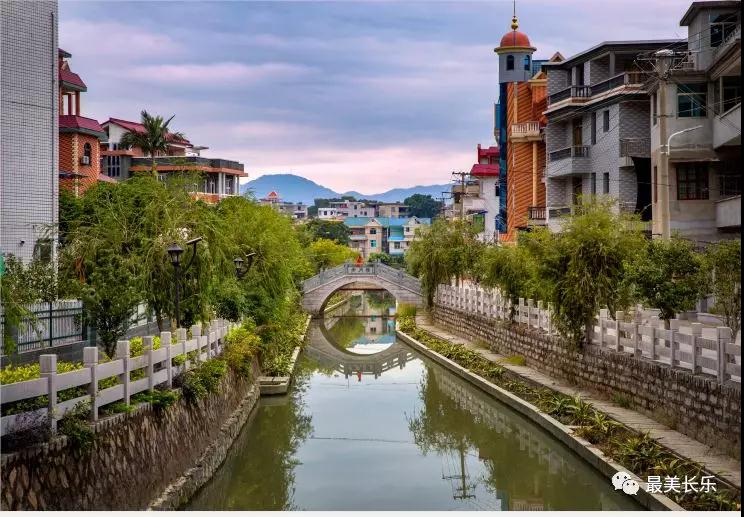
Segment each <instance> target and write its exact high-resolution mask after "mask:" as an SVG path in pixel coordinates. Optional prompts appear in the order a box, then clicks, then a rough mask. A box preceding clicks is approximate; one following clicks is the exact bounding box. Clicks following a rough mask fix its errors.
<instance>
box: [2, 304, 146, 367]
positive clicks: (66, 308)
mask: <svg viewBox="0 0 744 517" xmlns="http://www.w3.org/2000/svg"><path fill="white" fill-rule="evenodd" d="M27 309H28V310H29V312H31V313H33V315H34V317H28V318H24V319H23V321H21V323H20V324H19V325H18V326H17V327H16V328H14V329H11V335H12V336H13V340H14V341H15V343H16V345H17V348H16V350H17V352H18V353H24V352H30V351H33V350H40V349H44V348H53V347H56V346H62V345H67V344H70V343H77V342H80V341H84V340H86V339H87V337H88V332H87V330H88V329H86V328H85V322H84V318H83V302H82V301H80V300H56V301H54V302H51V303H35V304H33V305H29V306H28V307H27ZM151 321H153V316H152V314H151V313H150V311H148V309H147V305H146V304H144V303H140V304H139V305H138V306H137V308H136V310H135V311H134V312H133V314H132V321H131V324H130V327H129V328H130V329H132V328H135V327H141V326H142V325H146V324H147V323H149V322H151ZM0 330H1V331H2V332H0V355H1V354H2V346H3V344H4V343H3V339H4V338H3V336H4V335H5V313H4V309H3V307H2V306H0Z"/></svg>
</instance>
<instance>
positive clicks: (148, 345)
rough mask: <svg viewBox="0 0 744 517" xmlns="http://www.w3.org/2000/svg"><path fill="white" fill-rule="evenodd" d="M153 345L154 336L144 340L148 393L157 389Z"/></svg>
mask: <svg viewBox="0 0 744 517" xmlns="http://www.w3.org/2000/svg"><path fill="white" fill-rule="evenodd" d="M152 344H153V338H152V336H145V337H143V338H142V349H143V350H144V353H145V357H147V369H146V372H147V391H149V392H150V393H152V392H153V390H154V389H155V364H154V363H153V357H152ZM161 345H162V344H161Z"/></svg>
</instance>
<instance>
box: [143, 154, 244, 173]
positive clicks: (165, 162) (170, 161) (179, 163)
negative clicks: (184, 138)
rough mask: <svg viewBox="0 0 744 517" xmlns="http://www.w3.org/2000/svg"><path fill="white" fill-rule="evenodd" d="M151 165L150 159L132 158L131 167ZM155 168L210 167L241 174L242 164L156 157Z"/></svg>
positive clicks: (218, 160) (214, 160) (190, 158)
mask: <svg viewBox="0 0 744 517" xmlns="http://www.w3.org/2000/svg"><path fill="white" fill-rule="evenodd" d="M151 165H152V158H142V157H136V158H132V167H137V166H147V167H150V166H151ZM155 166H156V167H157V166H176V167H184V168H186V169H187V168H188V167H189V166H192V167H210V168H214V169H230V170H234V171H236V172H243V164H242V163H240V162H235V161H232V160H223V159H221V158H203V157H201V156H157V157H156V158H155Z"/></svg>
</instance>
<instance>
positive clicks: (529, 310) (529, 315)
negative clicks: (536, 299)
mask: <svg viewBox="0 0 744 517" xmlns="http://www.w3.org/2000/svg"><path fill="white" fill-rule="evenodd" d="M527 328H532V298H528V299H527Z"/></svg>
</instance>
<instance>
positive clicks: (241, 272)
mask: <svg viewBox="0 0 744 517" xmlns="http://www.w3.org/2000/svg"><path fill="white" fill-rule="evenodd" d="M255 257H256V254H255V253H253V252H251V253H249V254H248V255H246V256H245V258H246V260H243V259H242V258H240V257H235V258H234V259H233V263H234V264H235V276H236V277H238V279H241V278H243V277H244V276H245V275H246V273H248V271H249V270H250V269H251V266H252V265H253V259H254V258H255ZM243 263H245V268H244V267H243Z"/></svg>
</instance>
